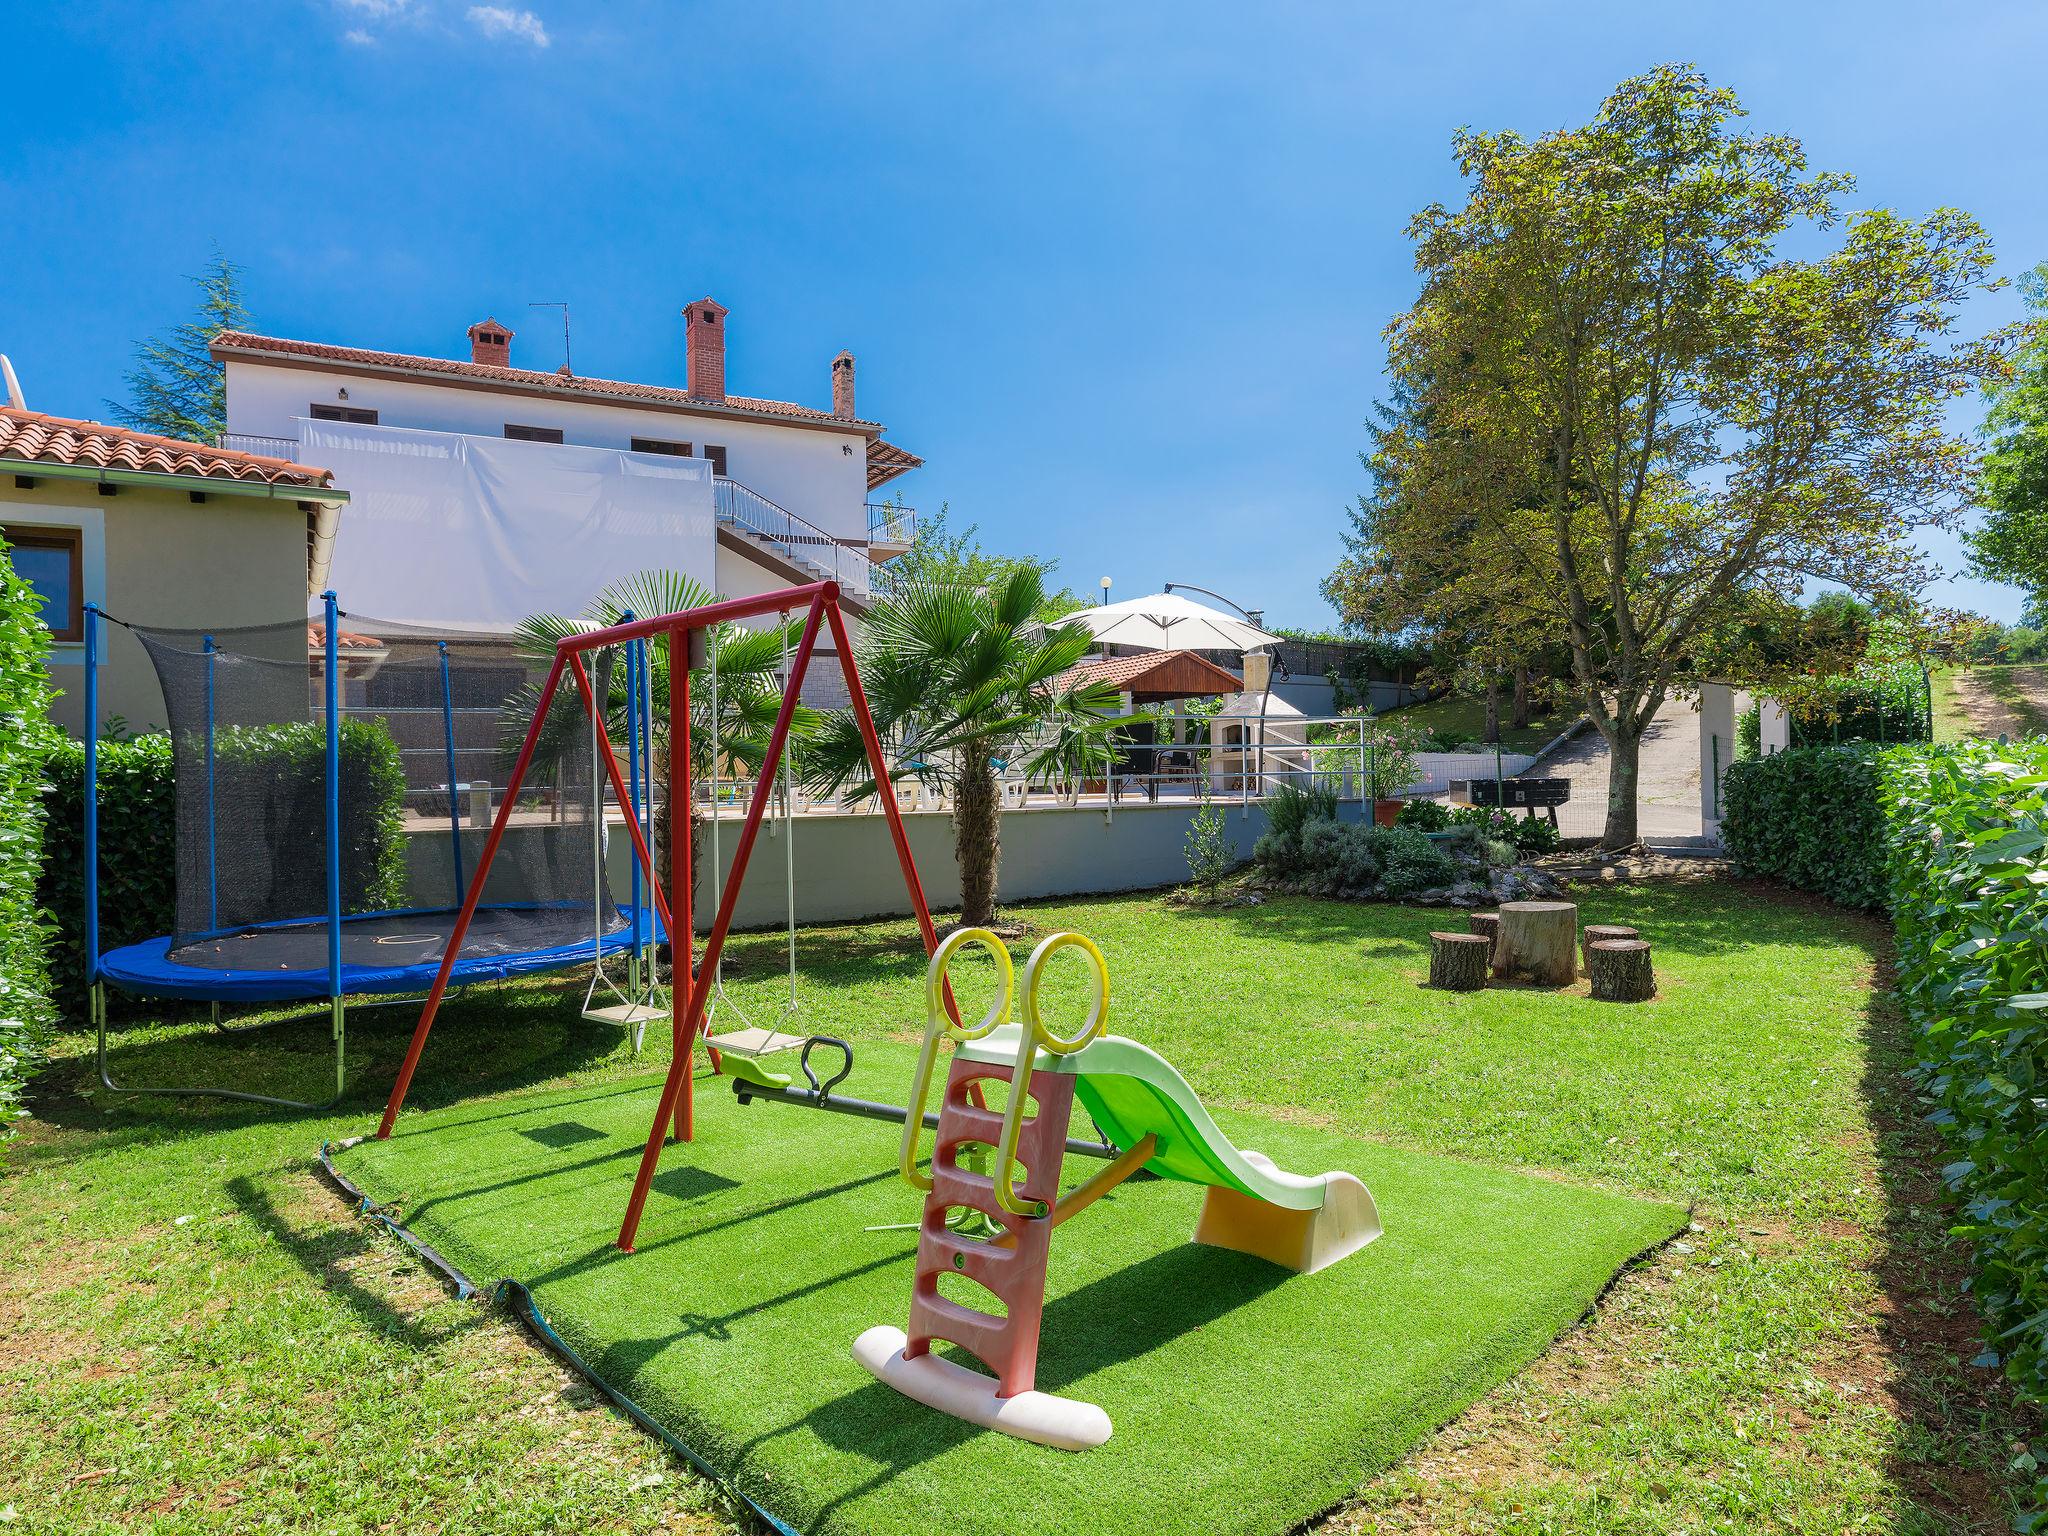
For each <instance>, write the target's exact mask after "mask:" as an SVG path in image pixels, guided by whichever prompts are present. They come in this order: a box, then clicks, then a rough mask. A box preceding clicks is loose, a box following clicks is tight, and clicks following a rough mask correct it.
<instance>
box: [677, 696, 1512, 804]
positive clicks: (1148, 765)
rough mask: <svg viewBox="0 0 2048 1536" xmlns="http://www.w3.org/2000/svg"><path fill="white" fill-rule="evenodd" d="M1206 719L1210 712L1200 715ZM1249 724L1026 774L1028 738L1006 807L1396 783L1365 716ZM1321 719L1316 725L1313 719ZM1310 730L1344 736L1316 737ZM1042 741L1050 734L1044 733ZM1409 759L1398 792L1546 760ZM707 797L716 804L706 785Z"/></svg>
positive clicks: (1342, 791)
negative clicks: (1074, 769)
mask: <svg viewBox="0 0 2048 1536" xmlns="http://www.w3.org/2000/svg"><path fill="white" fill-rule="evenodd" d="M1190 723H1191V724H1196V725H1198V726H1206V722H1190ZM1231 724H1232V725H1241V726H1243V727H1244V730H1245V734H1246V736H1247V737H1248V738H1249V739H1248V740H1245V741H1225V742H1212V741H1209V740H1207V739H1206V738H1205V739H1203V740H1199V741H1188V742H1182V743H1179V744H1174V743H1170V742H1160V743H1158V744H1157V745H1156V746H1145V745H1140V746H1138V747H1135V748H1126V749H1125V750H1126V753H1127V754H1128V755H1127V761H1133V760H1134V761H1135V762H1136V763H1141V764H1143V765H1144V769H1143V771H1130V770H1128V769H1126V768H1117V769H1115V770H1112V771H1104V770H1103V769H1101V768H1091V769H1089V770H1087V771H1086V772H1085V773H1083V774H1078V775H1075V774H1063V773H1060V772H1058V771H1051V772H1047V771H1041V772H1038V773H1036V774H1028V775H1027V774H1026V773H1025V772H1024V771H1023V769H1022V766H1021V765H1022V762H1023V761H1024V760H1026V759H1028V758H1030V757H1031V756H1033V755H1034V751H1035V749H1034V748H1033V747H1032V746H1026V747H1023V748H1021V749H1019V750H1018V751H1017V752H1016V753H1015V754H1014V756H1015V758H1016V759H1017V766H1015V767H1011V768H1007V769H1005V770H1003V771H1002V772H1001V773H1000V774H999V775H998V782H999V793H1000V803H1001V804H1002V806H1003V808H1004V809H1005V810H1024V809H1030V808H1034V807H1041V806H1074V805H1124V804H1132V803H1136V802H1145V803H1151V804H1160V803H1165V804H1175V803H1189V802H1193V801H1197V800H1200V799H1202V798H1204V797H1205V796H1206V797H1207V798H1209V799H1212V800H1217V801H1220V802H1224V803H1229V804H1249V803H1250V802H1252V801H1254V800H1262V799H1264V798H1266V797H1267V796H1269V795H1271V794H1273V793H1275V792H1276V791H1277V790H1279V789H1280V787H1281V786H1282V785H1292V786H1295V787H1297V788H1304V789H1305V788H1309V787H1311V786H1318V787H1321V788H1325V789H1328V790H1329V791H1330V792H1331V793H1333V794H1335V795H1336V796H1337V798H1338V799H1340V800H1362V799H1364V798H1366V791H1367V789H1368V788H1371V787H1373V786H1374V785H1375V784H1376V783H1377V785H1378V787H1379V788H1381V789H1382V790H1387V789H1388V786H1387V785H1386V783H1385V782H1384V781H1385V772H1384V765H1383V764H1382V763H1381V762H1380V761H1379V754H1380V750H1381V749H1380V748H1379V747H1378V746H1377V745H1376V744H1375V743H1374V742H1373V741H1372V739H1371V737H1370V735H1369V733H1368V730H1367V722H1366V721H1365V720H1363V719H1362V717H1360V716H1356V715H1341V716H1336V717H1332V718H1329V719H1303V718H1302V717H1300V716H1294V715H1290V716H1288V717H1287V718H1286V720H1285V722H1284V724H1280V723H1277V722H1274V721H1268V722H1267V732H1266V739H1265V740H1264V741H1263V742H1262V741H1260V739H1259V721H1258V718H1257V717H1256V716H1251V717H1246V718H1242V719H1233V720H1232V722H1231ZM1318 727H1319V728H1321V729H1311V728H1318ZM1302 735H1323V736H1326V737H1334V738H1336V739H1329V740H1323V741H1306V740H1302V739H1300V737H1301V736H1302ZM1041 745H1042V743H1041ZM1407 755H1408V759H1409V761H1410V763H1411V764H1412V766H1413V776H1412V777H1410V778H1408V779H1407V780H1406V782H1404V783H1401V784H1400V785H1398V786H1395V787H1393V788H1392V789H1391V791H1390V795H1391V797H1393V798H1402V799H1407V798H1423V799H1436V798H1440V797H1441V796H1443V795H1445V794H1446V793H1448V791H1449V789H1450V784H1451V781H1452V780H1453V779H1492V778H1493V777H1494V776H1495V775H1496V774H1499V775H1500V776H1502V777H1506V778H1513V777H1516V776H1518V775H1520V774H1523V773H1526V772H1527V771H1528V769H1529V768H1530V766H1531V765H1532V764H1533V763H1534V762H1535V761H1536V759H1535V758H1533V757H1531V756H1530V755H1529V754H1527V753H1523V752H1508V751H1502V752H1500V753H1498V754H1496V753H1494V752H1492V751H1486V752H1413V753H1409V754H1407ZM749 788H750V786H749V785H748V784H747V783H745V782H741V783H727V784H726V785H725V786H723V793H722V795H721V800H722V804H721V806H720V807H719V808H718V809H717V810H716V811H715V812H714V814H717V815H720V816H730V815H734V814H739V813H741V812H743V811H744V808H745V805H746V801H747V797H748V792H749ZM896 794H897V800H898V804H899V805H900V807H901V808H902V809H904V810H907V811H944V810H950V809H952V803H951V797H950V795H949V793H948V792H947V791H946V789H944V788H943V787H942V786H941V785H939V784H938V783H936V782H932V783H925V782H919V781H915V780H903V781H899V783H898V784H897V786H896ZM698 798H699V800H700V802H701V803H704V804H705V808H706V809H707V810H709V809H710V806H709V802H708V795H707V794H706V792H705V790H704V788H703V786H702V785H700V786H699V792H698ZM799 806H800V808H801V809H805V810H817V811H879V810H880V809H881V805H880V802H879V801H878V800H876V799H875V798H874V797H873V796H867V797H864V798H863V799H861V800H859V801H858V802H853V801H849V800H847V799H845V798H844V797H840V798H836V799H829V800H825V799H820V800H812V799H811V798H809V797H808V796H804V795H801V794H800V795H799Z"/></svg>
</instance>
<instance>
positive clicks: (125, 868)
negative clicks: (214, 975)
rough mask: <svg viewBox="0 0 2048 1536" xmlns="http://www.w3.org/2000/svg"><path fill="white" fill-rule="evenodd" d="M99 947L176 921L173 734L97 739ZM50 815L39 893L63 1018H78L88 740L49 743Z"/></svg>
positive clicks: (164, 929)
mask: <svg viewBox="0 0 2048 1536" xmlns="http://www.w3.org/2000/svg"><path fill="white" fill-rule="evenodd" d="M99 758H100V761H99V780H100V948H101V950H102V951H105V950H109V949H119V948H120V947H121V946H122V945H124V944H139V943H140V942H141V941H142V940H144V939H147V938H153V937H155V936H156V935H159V934H165V933H169V932H170V931H171V930H172V929H173V928H175V927H176V926H177V922H178V900H177V881H178V857H177V843H176V834H177V824H178V817H177V802H176V800H175V799H174V797H173V796H172V793H171V738H170V737H168V736H161V735H158V736H137V737H135V738H133V739H132V740H128V741H102V742H101V743H100V748H99ZM49 778H50V802H49V804H50V824H49V829H48V832H47V833H46V835H45V857H44V859H43V878H42V884H41V886H40V887H39V888H38V889H37V892H36V899H37V900H38V901H40V902H41V903H42V906H43V910H44V911H45V912H47V913H48V914H49V915H50V916H51V917H52V918H53V919H54V920H55V923H56V932H57V941H56V943H55V944H53V945H52V946H51V950H50V981H51V990H52V993H53V994H54V996H55V997H56V1000H57V1006H58V1009H59V1011H60V1012H61V1013H62V1015H63V1017H64V1019H65V1020H66V1021H67V1022H70V1023H83V1022H85V1020H86V1018H87V1013H86V995H85V745H84V743H82V742H76V741H62V742H59V743H58V744H57V745H56V747H55V748H54V749H53V750H52V752H51V753H50V758H49Z"/></svg>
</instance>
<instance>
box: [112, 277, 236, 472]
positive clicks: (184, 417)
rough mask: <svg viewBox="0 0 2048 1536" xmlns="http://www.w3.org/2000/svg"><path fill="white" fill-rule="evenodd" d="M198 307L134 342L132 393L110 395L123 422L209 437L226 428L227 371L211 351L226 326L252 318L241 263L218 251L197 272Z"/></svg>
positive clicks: (191, 437) (165, 433)
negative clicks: (164, 331) (122, 398)
mask: <svg viewBox="0 0 2048 1536" xmlns="http://www.w3.org/2000/svg"><path fill="white" fill-rule="evenodd" d="M192 283H193V286H194V287H196V288H197V289H198V290H199V310H198V313H197V314H195V315H194V316H193V317H192V318H191V319H190V320H187V321H185V322H184V323H183V324H182V325H178V326H175V327H173V328H172V329H171V330H170V331H169V332H168V333H167V334H165V335H162V336H155V337H152V338H150V339H149V340H148V341H141V342H137V343H136V345H135V366H134V367H133V368H132V369H130V370H129V372H128V398H127V400H126V401H125V402H124V401H117V400H109V401H108V402H107V410H108V411H109V412H110V413H111V414H112V415H113V418H114V419H115V420H116V421H118V422H120V423H121V425H122V426H124V427H134V428H135V429H136V430H137V431H141V432H154V433H156V434H157V435H158V436H159V437H177V438H183V439H185V440H186V441H187V442H194V443H210V442H212V441H213V440H214V439H215V438H217V437H218V436H219V435H220V434H221V433H222V432H224V431H226V430H227V421H228V408H227V377H226V374H225V373H224V372H223V370H222V368H221V366H220V364H218V363H216V362H215V361H214V360H213V358H212V357H211V356H210V355H209V354H208V352H207V348H208V346H209V345H210V344H211V343H212V341H213V338H214V337H216V336H218V335H219V334H220V333H221V332H222V331H238V330H241V329H243V328H244V327H245V326H247V325H248V323H249V311H248V309H247V308H246V307H245V306H244V305H243V303H242V269H241V268H240V267H238V266H236V265H235V263H233V262H232V261H229V260H228V259H227V257H225V256H223V255H221V254H220V252H218V251H215V252H214V254H213V260H211V261H210V262H208V263H207V264H206V268H205V270H204V271H201V272H199V273H196V274H194V276H193V278H192Z"/></svg>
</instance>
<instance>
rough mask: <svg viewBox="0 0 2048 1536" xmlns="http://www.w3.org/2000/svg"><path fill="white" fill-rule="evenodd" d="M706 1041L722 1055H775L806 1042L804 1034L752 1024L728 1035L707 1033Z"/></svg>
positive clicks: (706, 1043)
mask: <svg viewBox="0 0 2048 1536" xmlns="http://www.w3.org/2000/svg"><path fill="white" fill-rule="evenodd" d="M704 1043H705V1045H707V1046H709V1047H710V1048H711V1049H712V1050H714V1051H716V1052H718V1054H719V1055H721V1056H773V1055H775V1054H776V1053H777V1052H780V1051H793V1050H795V1049H796V1048H797V1047H798V1046H800V1045H802V1044H803V1043H804V1036H802V1035H785V1034H784V1033H783V1032H782V1031H781V1030H779V1029H763V1028H761V1027H760V1026H759V1025H752V1026H749V1027H748V1028H746V1029H736V1030H734V1031H732V1033H730V1034H726V1035H706V1036H705V1037H704Z"/></svg>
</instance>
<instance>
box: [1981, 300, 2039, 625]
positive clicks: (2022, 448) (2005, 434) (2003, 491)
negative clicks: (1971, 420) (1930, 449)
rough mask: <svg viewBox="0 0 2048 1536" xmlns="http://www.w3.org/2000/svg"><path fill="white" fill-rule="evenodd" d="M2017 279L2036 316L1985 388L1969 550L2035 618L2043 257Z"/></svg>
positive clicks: (2037, 590) (1990, 574) (1987, 573)
mask: <svg viewBox="0 0 2048 1536" xmlns="http://www.w3.org/2000/svg"><path fill="white" fill-rule="evenodd" d="M2020 287H2021V289H2022V290H2023V291H2024V292H2025V294H2026V296H2027V308H2028V309H2029V311H2031V313H2032V316H2033V321H2034V323H2033V324H2032V325H2031V326H2030V327H2029V328H2028V332H2027V335H2026V339H2025V341H2024V342H2023V343H2022V344H2021V347H2020V349H2019V355H2018V358H2017V366H2016V367H2015V368H2014V370H2013V373H2012V376H2011V377H2010V378H2008V379H2000V380H1994V381H1993V382H1992V384H1991V385H1990V387H1989V388H1987V389H1986V391H1985V394H1986V395H1987V397H1988V399H1989V402H1990V410H1989V411H1988V412H1987V413H1986V414H1985V417H1984V435H1985V438H1986V439H1987V443H1986V449H1985V453H1984V483H1983V491H1982V495H1981V497H1980V499H1981V500H1982V502H1983V504H1984V507H1985V509H1986V512H1987V514H1988V515H1987V516H1986V517H1985V519H1984V523H1983V525H1982V526H1981V527H1980V528H1978V529H1977V530H1976V531H1975V532H1973V533H1972V534H1971V535H1970V554H1971V556H1972V558H1973V560H1974V562H1975V564H1976V566H1977V569H1978V570H1979V571H1980V572H1982V573H1983V574H1984V575H1986V576H1989V577H1990V578H1991V579H1992V580H1994V581H2009V582H2011V583H2013V584H2014V585H2015V586H2019V587H2024V588H2025V589H2026V592H2027V602H2028V610H2029V613H2030V614H2031V615H2032V617H2033V618H2038V617H2040V616H2041V610H2042V608H2043V606H2044V604H2048V261H2044V262H2042V263H2041V264H2040V265H2039V266H2037V267H2035V268H2034V269H2033V271H2031V272H2029V273H2028V274H2027V275H2026V276H2025V277H2023V278H2021V279H2020ZM2030 622H2031V619H2030Z"/></svg>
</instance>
